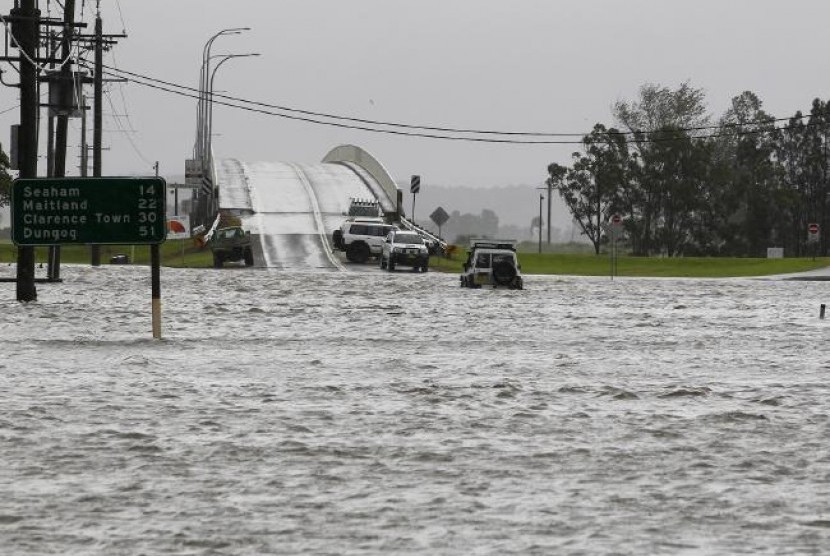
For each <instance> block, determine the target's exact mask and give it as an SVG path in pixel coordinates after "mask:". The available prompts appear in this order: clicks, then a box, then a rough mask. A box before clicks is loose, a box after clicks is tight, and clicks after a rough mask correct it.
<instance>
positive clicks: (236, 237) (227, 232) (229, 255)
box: [210, 226, 254, 268]
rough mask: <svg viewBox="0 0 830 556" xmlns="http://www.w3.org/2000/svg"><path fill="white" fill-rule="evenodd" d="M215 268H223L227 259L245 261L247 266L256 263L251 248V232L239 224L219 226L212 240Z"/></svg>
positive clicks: (211, 247)
mask: <svg viewBox="0 0 830 556" xmlns="http://www.w3.org/2000/svg"><path fill="white" fill-rule="evenodd" d="M210 250H211V252H213V266H214V268H222V264H223V263H224V262H225V261H245V266H253V265H254V252H253V250H252V249H251V232H246V231H245V230H243V229H242V228H241V227H239V226H229V227H227V228H219V229H218V230H216V231H215V232H214V233H213V237H212V238H211V240H210Z"/></svg>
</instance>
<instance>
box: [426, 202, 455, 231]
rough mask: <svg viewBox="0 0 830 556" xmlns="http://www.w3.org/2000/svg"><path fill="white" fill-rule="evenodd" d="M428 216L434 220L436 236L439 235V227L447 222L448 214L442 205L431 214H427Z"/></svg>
mask: <svg viewBox="0 0 830 556" xmlns="http://www.w3.org/2000/svg"><path fill="white" fill-rule="evenodd" d="M429 218H430V219H431V220H432V221H433V222H435V225H436V226H438V236H439V237H440V236H441V227H442V226H443V225H444V224H446V223H447V220H449V219H450V215H449V214H447V211H445V210H444V207H438V208H437V209H435V210H434V211H432V214H430V215H429Z"/></svg>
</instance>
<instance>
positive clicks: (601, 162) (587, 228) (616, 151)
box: [548, 124, 628, 254]
mask: <svg viewBox="0 0 830 556" xmlns="http://www.w3.org/2000/svg"><path fill="white" fill-rule="evenodd" d="M582 144H583V147H584V149H585V153H584V154H580V153H578V152H577V153H574V154H573V160H574V165H573V167H572V168H570V169H568V168H565V167H563V166H560V165H559V164H556V163H553V164H550V165H549V166H548V183H549V184H550V185H552V186H553V187H555V188H556V189H557V190H558V191H559V194H560V195H561V197H562V200H564V201H565V204H566V205H567V206H568V209H569V210H570V212H571V215H572V216H573V217H574V219H575V220H576V222H577V223H578V224H579V227H580V228H581V229H582V233H583V234H584V235H585V236H586V237H587V238H588V239H589V240H590V242H591V243H592V244H593V245H594V251H595V252H596V254H599V248H600V244H601V242H602V240H603V238H604V237H605V235H604V226H605V223H606V222H607V221H608V218H609V216H610V214H611V213H612V212H613V211H615V210H616V208H617V206H618V205H619V204H620V203H619V193H620V187H621V185H622V182H623V181H624V180H625V179H626V170H627V166H628V146H627V143H626V139H625V135H623V134H622V133H620V132H619V131H618V130H616V129H606V128H605V126H603V125H602V124H597V125H595V126H594V130H593V131H592V132H591V133H590V134H588V135H586V136H585V137H583V139H582Z"/></svg>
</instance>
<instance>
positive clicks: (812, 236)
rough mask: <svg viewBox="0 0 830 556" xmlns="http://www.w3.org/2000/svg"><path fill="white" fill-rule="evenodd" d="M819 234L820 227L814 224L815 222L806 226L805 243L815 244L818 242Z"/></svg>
mask: <svg viewBox="0 0 830 556" xmlns="http://www.w3.org/2000/svg"><path fill="white" fill-rule="evenodd" d="M820 232H821V226H819V225H818V224H816V223H815V222H811V223H810V224H807V241H808V242H809V243H817V242H818V240H819V234H820Z"/></svg>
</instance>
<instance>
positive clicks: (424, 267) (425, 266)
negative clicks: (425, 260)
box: [421, 265, 429, 272]
mask: <svg viewBox="0 0 830 556" xmlns="http://www.w3.org/2000/svg"><path fill="white" fill-rule="evenodd" d="M428 270H429V267H428V266H427V265H424V266H422V267H421V272H427V271H428Z"/></svg>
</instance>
